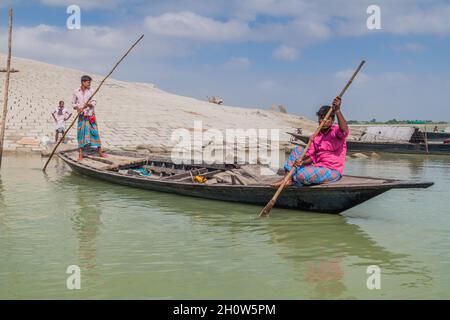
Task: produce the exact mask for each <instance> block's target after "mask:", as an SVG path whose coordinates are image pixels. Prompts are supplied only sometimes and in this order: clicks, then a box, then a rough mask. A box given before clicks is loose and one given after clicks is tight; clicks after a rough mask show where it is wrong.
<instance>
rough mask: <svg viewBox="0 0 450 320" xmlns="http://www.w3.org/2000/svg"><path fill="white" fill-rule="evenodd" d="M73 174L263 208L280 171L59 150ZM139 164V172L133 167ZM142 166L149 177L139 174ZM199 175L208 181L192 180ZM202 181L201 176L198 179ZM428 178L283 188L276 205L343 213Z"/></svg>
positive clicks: (345, 179)
mask: <svg viewBox="0 0 450 320" xmlns="http://www.w3.org/2000/svg"><path fill="white" fill-rule="evenodd" d="M58 156H59V158H61V159H62V160H63V161H64V162H65V163H67V164H68V165H69V166H70V167H71V168H72V170H73V171H75V172H76V173H79V174H82V175H85V176H88V177H92V178H96V179H101V180H104V181H109V182H112V183H116V184H121V185H125V186H130V187H136V188H142V189H148V190H153V191H160V192H168V193H174V194H179V195H184V196H192V197H199V198H206V199H214V200H222V201H230V202H241V203H252V204H257V205H259V206H264V205H265V204H266V203H267V202H268V201H269V200H270V199H271V197H272V196H273V194H274V192H275V189H274V188H273V187H272V186H271V183H273V182H274V181H276V180H278V179H280V178H281V177H282V176H281V175H280V174H283V173H282V172H279V173H276V174H271V175H265V174H264V172H266V171H269V169H268V168H267V167H264V166H261V165H249V164H247V165H233V164H226V165H207V164H176V163H174V162H173V161H171V160H169V159H167V158H163V157H156V156H151V157H146V156H144V155H142V154H138V153H133V152H118V151H108V157H106V158H98V157H95V156H88V157H87V158H85V159H83V160H82V161H81V162H78V161H77V157H78V153H77V151H64V152H60V153H59V154H58ZM137 168H138V170H140V171H138V170H136V169H137ZM142 170H144V171H145V172H148V173H149V175H147V176H145V175H141V172H142ZM198 177H203V178H205V179H206V182H204V183H200V182H196V179H197V180H199V178H198ZM200 180H201V179H200ZM432 184H433V183H432V182H420V181H402V180H394V179H382V178H371V177H357V176H344V177H343V178H342V179H341V180H340V181H338V182H335V183H330V184H322V185H315V186H310V187H301V188H299V187H296V186H290V187H287V188H286V189H285V190H284V191H283V193H282V194H281V196H280V198H279V199H278V201H277V205H276V206H277V207H280V208H289V209H298V210H305V211H314V212H325V213H341V212H343V211H345V210H347V209H350V208H352V207H354V206H356V205H358V204H360V203H362V202H364V201H367V200H369V199H371V198H373V197H375V196H377V195H379V194H381V193H383V192H386V191H388V190H390V189H397V188H427V187H429V186H431V185H432Z"/></svg>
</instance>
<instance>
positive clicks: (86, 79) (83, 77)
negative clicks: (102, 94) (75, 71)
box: [81, 75, 92, 82]
mask: <svg viewBox="0 0 450 320" xmlns="http://www.w3.org/2000/svg"><path fill="white" fill-rule="evenodd" d="M84 81H92V78H91V77H89V76H87V75H84V76H82V77H81V82H84Z"/></svg>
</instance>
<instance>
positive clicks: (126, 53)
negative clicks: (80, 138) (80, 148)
mask: <svg viewBox="0 0 450 320" xmlns="http://www.w3.org/2000/svg"><path fill="white" fill-rule="evenodd" d="M142 38H144V35H141V36H140V37H139V39H137V40H136V42H135V43H133V45H132V46H131V47H130V48H129V49H128V50H127V52H125V54H124V55H123V56H122V58H120V60H119V61H117V63H116V64H115V65H114V67H113V68H112V69H111V71H110V72H109V73H108V74H107V75H106V77H105V78H103V80H102V81H101V82H100V84H99V85H98V87H97V89H96V90H95V91H94V93H93V94H92V96H91V97H90V98H89V99H88V101H86V103H85V106H86V105H88V104H89V102H90V101H91V99H92V98H93V97H94V96H95V95H96V94H97V92H98V91H99V90H100V88H101V87H102V85H103V83H104V82H105V81H106V79H108V78H109V76H110V75H111V74H112V73H113V72H114V70H116V68H117V66H118V65H119V64H120V63H121V62H122V60H123V59H125V57H126V56H127V55H128V54H129V53H130V51H131V50H133V48H134V47H135V46H136V45H137V44H138V43H139V41H141V40H142ZM77 119H78V116H76V117H74V119H73V121H72V123H71V124H70V126H69V128H67V130H66V131H65V132H64V134H63V135H62V137H61V139H60V140H59V141H58V143H57V144H56V146H55V147H54V148H53V151H52V153H51V154H50V157H49V158H48V160H47V162H46V163H45V165H44V168H43V169H42V170H44V171H45V170H46V169H47V166H48V164H49V162H50V160H51V159H52V157H53V155H54V154H55V152H56V149H57V148H58V147H59V145H60V144H61V142H63V141H64V139H65V138H66V135H67V133H68V132H69V130H70V129H71V128H72V127H73V125H74V124H75V122H76V121H77Z"/></svg>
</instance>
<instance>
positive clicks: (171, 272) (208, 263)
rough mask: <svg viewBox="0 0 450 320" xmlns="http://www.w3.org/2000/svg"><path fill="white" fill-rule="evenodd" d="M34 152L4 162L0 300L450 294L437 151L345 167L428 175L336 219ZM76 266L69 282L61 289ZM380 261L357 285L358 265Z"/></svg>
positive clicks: (448, 214)
mask: <svg viewBox="0 0 450 320" xmlns="http://www.w3.org/2000/svg"><path fill="white" fill-rule="evenodd" d="M44 160H45V159H41V158H40V156H35V155H27V156H13V155H8V156H6V158H5V159H4V163H3V168H2V171H1V176H0V298H2V299H27V298H33V299H53V298H62V299H131V298H133V299H134V298H137V299H207V298H210V299H321V298H325V299H381V298H386V299H398V298H406V299H418V298H431V299H439V298H450V205H449V200H450V197H449V192H450V191H449V184H450V157H445V156H442V157H438V156H436V157H435V156H428V157H426V156H408V155H402V156H393V155H382V157H381V158H380V159H366V160H363V159H360V160H351V161H349V162H347V169H346V173H347V174H358V175H372V176H381V177H394V178H403V179H422V180H431V181H434V182H435V185H434V186H432V187H431V188H429V189H418V190H415V189H405V190H393V191H389V192H387V193H385V194H383V195H381V196H378V197H376V198H374V199H372V200H369V201H368V202H366V203H363V204H362V205H359V206H357V207H355V208H353V209H351V210H348V211H346V212H345V213H344V214H343V215H329V214H317V213H306V212H298V211H292V210H282V209H274V210H273V212H272V215H271V216H270V218H268V219H256V218H255V217H256V216H257V214H258V212H259V211H260V209H261V208H260V207H258V206H252V205H241V204H230V203H225V202H219V201H210V200H202V199H195V198H188V197H181V196H176V195H170V194H164V193H157V192H150V191H145V190H138V189H132V188H128V187H122V186H118V185H114V184H109V183H104V182H101V181H96V180H92V179H89V178H85V177H82V176H79V175H76V174H74V173H72V172H71V170H70V169H69V168H68V167H67V166H66V165H65V164H63V163H62V162H61V161H60V160H58V161H56V160H54V161H52V163H51V165H50V166H49V169H48V172H47V174H46V175H44V174H43V172H42V171H41V168H42V166H43V164H44ZM69 265H78V266H79V267H80V270H81V289H80V290H68V289H67V287H66V279H67V277H68V276H69V275H68V274H66V269H67V267H68V266H69ZM370 265H377V266H379V267H380V268H381V289H379V290H377V289H374V290H369V289H368V288H367V285H366V280H367V278H368V276H369V275H368V274H367V273H366V271H367V267H368V266H370Z"/></svg>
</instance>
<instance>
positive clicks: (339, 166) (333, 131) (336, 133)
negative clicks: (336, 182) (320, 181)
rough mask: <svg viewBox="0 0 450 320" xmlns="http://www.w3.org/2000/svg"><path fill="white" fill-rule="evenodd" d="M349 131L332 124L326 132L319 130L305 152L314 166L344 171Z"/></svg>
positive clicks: (341, 172)
mask: <svg viewBox="0 0 450 320" xmlns="http://www.w3.org/2000/svg"><path fill="white" fill-rule="evenodd" d="M348 134H349V131H348V130H347V131H346V132H344V131H342V130H341V129H340V128H339V126H337V125H334V126H332V127H331V128H330V130H329V131H328V132H327V133H323V132H319V134H318V135H317V136H316V137H315V138H314V140H313V142H312V143H311V146H310V147H309V149H308V152H307V153H306V154H307V155H308V156H310V157H311V159H312V161H313V165H314V166H315V167H325V168H329V169H333V170H337V171H338V172H339V173H340V174H341V175H342V174H343V172H344V165H345V155H346V154H347V142H346V141H347V137H348Z"/></svg>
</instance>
